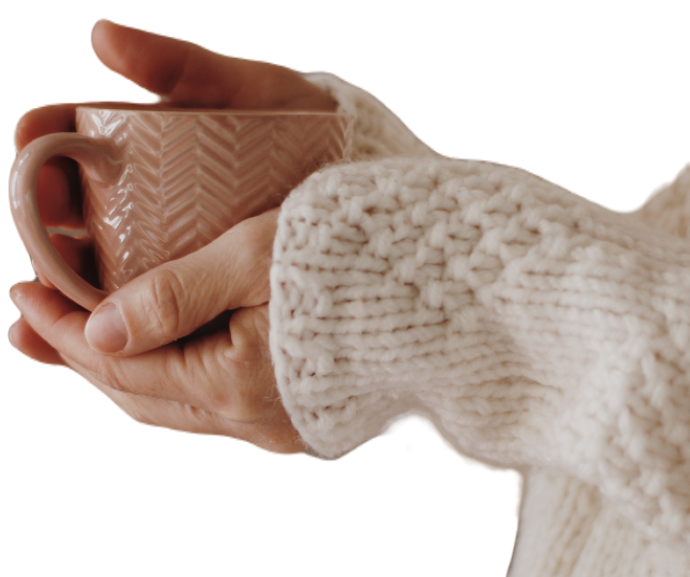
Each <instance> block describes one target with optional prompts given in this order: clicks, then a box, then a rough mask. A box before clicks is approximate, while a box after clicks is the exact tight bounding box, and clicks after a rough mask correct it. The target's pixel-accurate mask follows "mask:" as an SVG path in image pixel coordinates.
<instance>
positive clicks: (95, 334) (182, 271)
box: [85, 209, 278, 356]
mask: <svg viewBox="0 0 690 577" xmlns="http://www.w3.org/2000/svg"><path fill="white" fill-rule="evenodd" d="M277 215H278V211H277V210H275V209H274V210H271V211H269V212H266V213H264V214H262V215H260V216H257V217H254V218H250V219H247V220H245V221H243V222H241V223H240V224H238V225H236V226H235V227H233V228H232V229H230V230H229V231H228V232H226V233H225V234H223V235H222V236H220V237H219V238H218V239H216V240H215V241H213V242H212V243H210V244H209V245H207V246H205V247H203V248H202V249H200V250H198V251H196V252H194V253H192V254H190V255H188V256H186V257H183V258H180V259H178V260H175V261H172V262H169V263H166V264H163V265H161V266H159V267H156V268H154V269H152V270H150V271H148V272H146V273H144V274H143V275H141V276H139V277H137V278H136V279H134V280H132V281H131V282H129V283H127V284H126V285H124V286H123V287H122V288H120V289H118V290H117V291H115V292H114V293H112V294H111V295H110V296H108V297H107V298H106V299H105V300H104V301H103V302H102V303H101V304H99V305H98V307H97V308H96V309H95V310H94V311H93V313H92V314H91V317H90V318H89V320H88V322H87V324H86V329H85V336H86V340H87V341H88V343H89V345H90V346H91V348H92V349H95V350H96V351H98V352H100V353H106V354H119V355H125V356H128V355H135V354H138V353H142V352H145V351H149V350H152V349H155V348H158V347H160V346H163V345H165V344H168V343H170V342H172V341H175V340H177V339H179V338H181V337H184V336H187V335H189V334H191V333H192V332H194V331H195V330H196V329H198V328H199V327H201V326H202V325H204V324H206V323H208V322H210V321H211V320H213V319H214V318H216V317H217V316H218V315H220V314H221V313H223V312H224V311H227V310H233V309H237V308H240V307H249V306H257V305H260V304H263V303H266V302H268V299H269V296H270V288H269V272H270V266H271V255H272V249H273V239H274V237H275V229H276V220H277Z"/></svg>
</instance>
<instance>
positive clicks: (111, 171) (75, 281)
mask: <svg viewBox="0 0 690 577" xmlns="http://www.w3.org/2000/svg"><path fill="white" fill-rule="evenodd" d="M53 156H67V157H69V158H72V159H74V160H76V161H77V162H78V163H79V164H80V165H81V167H82V169H83V170H84V172H85V173H86V175H87V176H88V178H89V179H90V180H92V181H97V182H102V183H106V184H107V183H115V182H117V179H118V177H119V175H120V173H121V167H122V164H123V161H122V159H121V155H120V153H119V150H118V148H117V146H116V145H115V144H114V143H113V142H110V141H109V140H106V139H104V138H93V137H90V136H85V135H83V134H77V133H57V134H48V135H46V136H41V137H40V138H37V139H36V140H34V141H33V142H31V144H29V145H28V146H27V147H26V148H24V150H22V151H21V152H20V153H19V154H18V155H17V158H16V159H15V161H14V164H13V166H12V172H11V173H10V207H11V209H12V217H13V218H14V222H15V224H16V226H17V230H18V231H19V236H20V237H21V239H22V241H23V242H24V245H25V246H26V248H27V250H28V252H29V255H30V256H31V258H32V259H33V260H34V262H35V263H36V265H37V267H38V268H39V269H40V271H41V273H42V274H44V275H45V276H46V278H48V279H49V280H50V282H52V283H53V284H54V285H55V286H56V287H57V289H58V290H59V291H60V292H61V293H63V294H64V295H65V296H66V297H68V298H70V299H72V300H73V301H74V302H76V303H77V304H79V305H81V306H83V307H84V308H85V309H87V310H89V311H93V309H95V308H96V306H97V305H98V303H100V302H101V301H102V300H103V299H104V298H105V297H106V296H108V293H107V292H106V291H104V290H102V289H98V288H96V287H94V286H92V285H90V284H89V283H88V282H86V281H85V280H84V279H82V278H81V277H80V276H79V275H78V274H77V273H76V272H74V270H72V269H71V268H70V267H69V266H68V265H67V263H66V262H65V261H64V259H63V258H62V257H61V256H60V254H59V253H58V251H57V250H56V249H55V247H54V246H53V243H52V242H51V241H50V237H49V236H48V232H47V231H46V229H45V226H43V222H42V221H41V217H40V215H39V212H38V203H37V201H36V183H37V182H38V173H39V171H40V170H41V167H42V166H43V164H44V163H45V162H46V161H47V160H48V159H50V158H52V157H53Z"/></svg>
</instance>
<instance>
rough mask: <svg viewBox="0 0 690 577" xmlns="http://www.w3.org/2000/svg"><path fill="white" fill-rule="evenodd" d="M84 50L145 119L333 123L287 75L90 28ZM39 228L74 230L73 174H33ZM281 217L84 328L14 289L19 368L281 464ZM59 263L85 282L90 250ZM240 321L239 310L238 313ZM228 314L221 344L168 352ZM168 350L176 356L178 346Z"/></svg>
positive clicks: (213, 247)
mask: <svg viewBox="0 0 690 577" xmlns="http://www.w3.org/2000/svg"><path fill="white" fill-rule="evenodd" d="M93 45H94V49H95V50H96V53H97V55H98V56H99V58H100V59H101V60H102V62H103V63H104V64H106V65H107V66H108V67H110V68H112V69H113V70H115V71H116V72H119V73H120V74H122V75H123V76H125V77H126V78H129V79H130V80H132V81H134V82H136V83H137V84H139V85H141V86H143V87H144V88H147V89H149V90H151V91H153V92H155V93H157V94H159V95H160V96H161V97H162V100H161V104H159V105H152V107H156V106H161V105H166V106H186V107H210V108H239V109H242V108H245V109H248V108H251V109H275V110H279V109H284V110H322V111H332V110H334V109H335V107H336V103H335V101H334V100H333V99H332V98H331V97H330V96H328V95H326V94H325V93H323V92H322V91H320V90H319V89H318V88H316V87H314V86H313V85H311V84H310V83H309V82H307V81H306V80H304V79H303V78H302V77H301V76H300V75H299V74H298V73H296V72H294V71H291V70H289V69H286V68H282V67H279V66H274V65H270V64H266V63H260V62H250V61H244V60H238V59H233V58H226V57H223V56H220V55H218V54H214V53H211V52H208V51H206V50H204V49H202V48H200V47H198V46H195V45H192V44H189V43H186V42H181V41H177V40H173V39H170V38H165V37H161V36H156V35H152V34H148V33H144V32H141V31H138V30H133V29H129V28H125V27H122V26H117V25H115V24H112V23H110V22H99V23H98V24H97V25H96V27H95V28H94V32H93ZM76 107H77V105H75V104H63V105H56V106H49V107H45V108H40V109H37V110H33V111H31V112H29V113H28V114H27V115H25V116H24V117H23V118H22V119H21V120H20V122H19V124H18V127H17V132H16V143H17V147H18V149H20V150H21V149H22V148H23V147H24V146H26V145H27V144H28V143H29V142H31V141H32V140H34V139H36V138H38V137H40V136H43V135H45V134H50V133H53V132H69V131H74V122H75V110H76ZM37 193H38V202H39V208H40V211H41V216H42V219H43V221H44V224H45V225H46V226H52V227H62V228H67V229H80V228H83V221H82V217H81V200H80V193H79V186H78V178H77V172H76V165H75V164H74V163H72V162H71V161H68V160H65V159H55V160H53V161H51V162H49V163H48V164H47V165H46V166H45V167H44V168H43V170H42V171H41V175H40V178H39V183H38V189H37ZM276 219H277V210H273V211H269V212H267V213H265V214H263V215H260V216H258V217H255V218H252V219H248V220H246V221H244V222H243V223H240V224H239V225H237V226H235V227H234V228H233V229H231V230H230V231H228V232H227V233H226V234H224V235H223V236H221V237H220V238H218V239H217V240H216V241H214V242H213V243H211V244H210V245H208V246H207V247H205V248H204V249H202V250H200V251H197V252H196V253H194V254H192V255H189V256H188V257H185V258H183V259H179V260H177V261H174V262H172V263H169V264H166V265H163V266H161V267H158V268H157V269H154V270H152V271H149V272H148V273H146V274H144V275H142V276H141V277H139V278H137V279H135V280H134V281H132V282H130V283H129V284H127V285H126V286H124V287H123V288H121V289H120V290H118V291H116V292H115V293H113V294H112V295H111V296H110V297H108V298H107V299H106V300H105V301H104V302H103V303H101V305H100V306H99V307H98V308H97V309H96V310H95V311H94V313H93V315H91V318H89V314H88V313H87V312H85V311H83V309H81V308H80V307H78V306H77V305H75V304H74V303H72V302H71V301H69V300H68V299H66V298H65V297H63V296H62V295H61V294H59V293H57V292H56V291H53V290H50V288H51V285H50V283H49V282H47V281H46V280H45V279H44V278H43V277H42V275H41V271H40V270H39V271H37V273H38V275H39V278H41V280H42V281H43V283H44V284H45V285H46V286H42V285H40V284H38V283H22V284H19V285H16V286H15V287H13V289H12V291H11V294H12V298H13V300H14V301H15V303H16V304H17V306H18V307H19V309H20V310H21V312H22V315H23V316H22V319H20V320H19V321H18V322H17V323H16V324H15V325H14V326H13V327H12V329H11V331H10V338H11V340H12V342H13V344H14V345H15V346H16V347H17V348H18V349H19V350H21V351H22V352H24V353H25V354H26V355H28V356H30V357H32V358H34V359H36V360H38V361H41V362H47V363H56V364H65V365H67V366H69V367H71V368H72V369H73V370H75V371H76V372H78V373H79V374H81V375H82V376H84V377H85V378H86V379H88V380H89V381H90V382H92V383H93V384H94V385H96V386H97V387H98V388H99V389H100V390H102V391H103V392H104V393H105V394H107V395H108V396H109V397H110V398H111V399H113V401H115V402H116V403H117V404H118V405H119V406H120V407H121V408H122V409H123V410H125V411H126V412H127V413H128V414H130V415H131V416H132V417H134V418H135V419H137V420H140V421H143V422H146V423H150V424H155V425H161V426H165V427H170V428H174V429H180V430H186V431H192V432H202V433H211V434H223V435H229V436H232V437H236V438H239V439H244V440H247V441H250V442H252V443H254V444H256V445H259V446H261V447H263V448H266V449H269V450H273V451H277V452H294V451H299V450H303V449H304V444H303V442H302V440H301V438H300V436H299V434H298V433H297V431H296V430H295V429H294V427H293V426H292V424H291V422H290V419H289V417H288V415H287V413H286V412H285V410H284V408H283V406H282V403H281V401H280V398H279V394H278V391H277V388H276V384H275V377H274V375H273V367H272V365H271V359H270V353H269V349H268V310H267V305H266V303H267V302H268V299H269V284H268V271H269V268H270V263H271V252H272V244H273V238H274V236H275V228H276ZM52 239H53V242H54V243H55V245H56V247H57V248H58V250H59V252H60V253H61V254H62V255H63V257H64V258H65V260H66V261H67V262H68V263H69V264H70V265H72V266H73V268H75V270H77V272H78V273H79V274H81V275H82V276H83V277H85V278H86V279H87V280H91V281H92V282H93V278H94V274H93V271H94V268H95V267H94V265H93V262H92V257H91V256H90V244H89V241H88V240H86V239H75V238H72V237H69V236H60V235H53V236H52ZM235 309H239V310H235ZM229 310H235V312H234V313H233V314H232V316H231V317H230V320H229V330H228V329H224V330H222V331H220V332H216V333H214V334H210V335H206V336H203V337H199V338H194V339H183V340H178V339H180V338H182V337H185V336H187V335H189V334H191V333H193V332H194V331H195V330H196V329H198V328H199V327H201V326H202V325H204V324H206V323H207V322H209V321H211V320H212V319H214V318H216V317H217V316H218V315H219V314H221V313H223V312H224V311H229ZM174 341H177V342H174Z"/></svg>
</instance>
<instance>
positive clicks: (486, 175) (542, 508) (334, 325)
mask: <svg viewBox="0 0 690 577" xmlns="http://www.w3.org/2000/svg"><path fill="white" fill-rule="evenodd" d="M308 78H309V80H310V81H312V82H313V83H315V84H316V85H318V86H320V87H321V88H323V89H324V90H327V91H328V92H330V93H331V94H332V95H333V96H334V97H335V98H336V99H337V100H338V101H339V103H340V108H341V110H342V111H345V112H349V113H351V114H353V115H354V116H355V118H356V121H355V142H354V150H355V153H354V158H353V162H352V163H349V164H341V165H337V166H331V167H329V168H326V169H324V170H321V171H320V172H318V173H316V174H314V175H312V176H311V177H309V178H308V179H307V180H306V181H304V182H303V183H302V184H301V185H300V186H299V187H298V188H296V189H295V190H294V191H293V192H292V193H291V194H290V196H289V197H288V199H287V200H286V202H285V203H284V205H283V208H282V209H281V214H280V217H279V225H278V232H277V236H276V240H275V245H274V262H273V266H272V269H271V291H272V293H271V303H270V322H271V353H272V356H273V362H274V366H275V373H276V378H277V382H278V386H279V389H280V392H281V395H282V399H283V402H284V404H285V407H286V409H287V410H288V412H289V413H290V416H291V418H292V421H293V423H294V425H295V427H296V428H297V429H298V430H299V432H300V434H301V435H302V437H303V438H304V440H305V441H306V442H307V443H308V444H309V446H310V447H311V449H312V450H313V451H314V452H315V453H316V454H318V455H320V456H322V457H326V458H334V457H338V456H340V455H342V454H344V453H345V452H347V451H350V450H352V449H353V448H355V447H356V446H358V445H359V444H361V443H363V442H365V441H367V440H368V439H370V438H372V437H373V436H375V435H376V434H378V433H379V432H380V431H381V430H382V428H384V427H385V426H386V424H387V422H388V421H389V420H390V419H391V418H393V417H395V416H397V415H400V414H402V413H404V412H406V411H411V410H415V411H418V412H422V413H423V414H425V415H427V416H428V417H429V418H430V419H431V420H432V421H433V422H434V423H435V424H436V426H437V427H438V429H439V430H440V431H441V433H442V434H443V435H444V436H445V437H446V438H447V439H448V440H449V441H450V442H451V443H453V445H454V446H455V447H456V448H457V449H458V450H459V451H461V452H462V453H464V454H466V455H469V456H472V457H474V458H477V459H480V460H482V461H485V462H488V463H492V464H495V465H499V466H503V467H513V468H516V469H517V470H519V471H521V472H522V473H523V475H524V477H525V483H524V494H523V499H522V505H521V513H520V523H519V531H518V538H517V543H516V548H515V552H514V557H513V561H512V564H511V568H510V571H509V574H510V576H511V577H519V576H529V577H555V576H558V577H561V576H562V577H566V576H567V577H576V576H577V577H580V576H582V577H597V576H602V577H604V576H605V577H615V576H618V575H620V576H626V577H629V576H632V575H654V576H655V577H660V576H665V575H669V576H671V575H673V576H680V575H688V574H690V553H689V551H690V376H689V374H690V246H688V243H687V242H685V241H684V240H683V239H681V238H677V237H674V236H672V234H673V233H675V234H677V235H678V236H684V235H685V222H686V220H685V219H684V216H685V215H688V214H690V210H689V209H686V208H685V205H686V204H687V203H690V199H689V198H688V196H686V195H685V194H684V191H688V190H689V189H690V182H689V181H690V172H688V171H686V173H684V174H683V175H681V178H679V180H678V181H677V183H676V184H675V185H673V186H671V187H669V188H668V189H666V190H665V191H663V192H661V193H659V194H658V195H657V196H656V197H655V198H654V199H652V201H651V202H650V203H648V204H647V205H646V206H645V207H644V208H643V209H641V210H640V211H638V212H636V213H632V214H618V213H614V212H611V211H609V210H606V209H604V208H603V207H601V206H598V205H596V204H594V203H591V202H588V201H587V200H584V199H583V198H580V197H578V196H576V195H574V194H571V193H569V192H567V191H566V190H564V189H562V188H560V187H558V186H556V185H554V184H552V183H550V182H547V181H545V180H542V179H540V178H538V177H536V176H534V175H532V174H529V173H527V172H525V171H522V170H518V169H516V168H510V167H507V166H501V165H496V164H491V163H487V162H478V161H468V160H453V159H448V158H444V157H441V156H440V155H438V154H436V153H434V152H433V151H432V150H431V149H429V148H428V147H427V146H425V145H424V144H423V143H421V142H420V141H419V140H418V139H417V138H416V137H415V136H414V135H413V134H412V133H411V132H409V131H408V130H407V129H406V128H405V126H404V125H403V124H402V123H401V122H400V120H398V119H397V118H396V117H395V116H394V115H393V114H392V113H391V112H389V111H388V110H387V109H386V108H385V107H384V106H383V105H382V104H381V103H379V102H378V101H376V100H375V99H374V98H373V97H371V96H370V95H368V94H366V93H365V92H363V91H361V90H359V89H357V88H355V87H353V86H350V85H348V84H346V83H344V82H343V81H341V80H339V79H337V78H335V77H332V76H328V75H310V76H309V77H308ZM649 225H653V226H654V227H655V228H652V226H649Z"/></svg>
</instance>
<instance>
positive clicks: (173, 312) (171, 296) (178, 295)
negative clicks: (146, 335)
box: [144, 267, 185, 335]
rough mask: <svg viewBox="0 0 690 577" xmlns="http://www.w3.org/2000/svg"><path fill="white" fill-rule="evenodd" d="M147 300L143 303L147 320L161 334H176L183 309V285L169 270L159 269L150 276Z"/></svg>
mask: <svg viewBox="0 0 690 577" xmlns="http://www.w3.org/2000/svg"><path fill="white" fill-rule="evenodd" d="M148 296H149V299H147V300H148V302H147V303H145V305H144V306H145V308H146V309H147V310H146V313H147V320H149V321H150V322H152V323H153V325H154V328H155V329H157V330H158V331H159V332H160V333H161V334H165V335H169V334H178V333H179V332H180V328H181V326H180V325H181V319H182V310H183V308H184V299H185V291H184V283H183V281H182V279H181V278H180V276H179V275H178V274H177V273H176V272H175V271H174V270H172V269H171V268H167V267H161V269H160V270H158V271H156V273H155V274H152V275H151V278H150V280H149V287H148Z"/></svg>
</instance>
